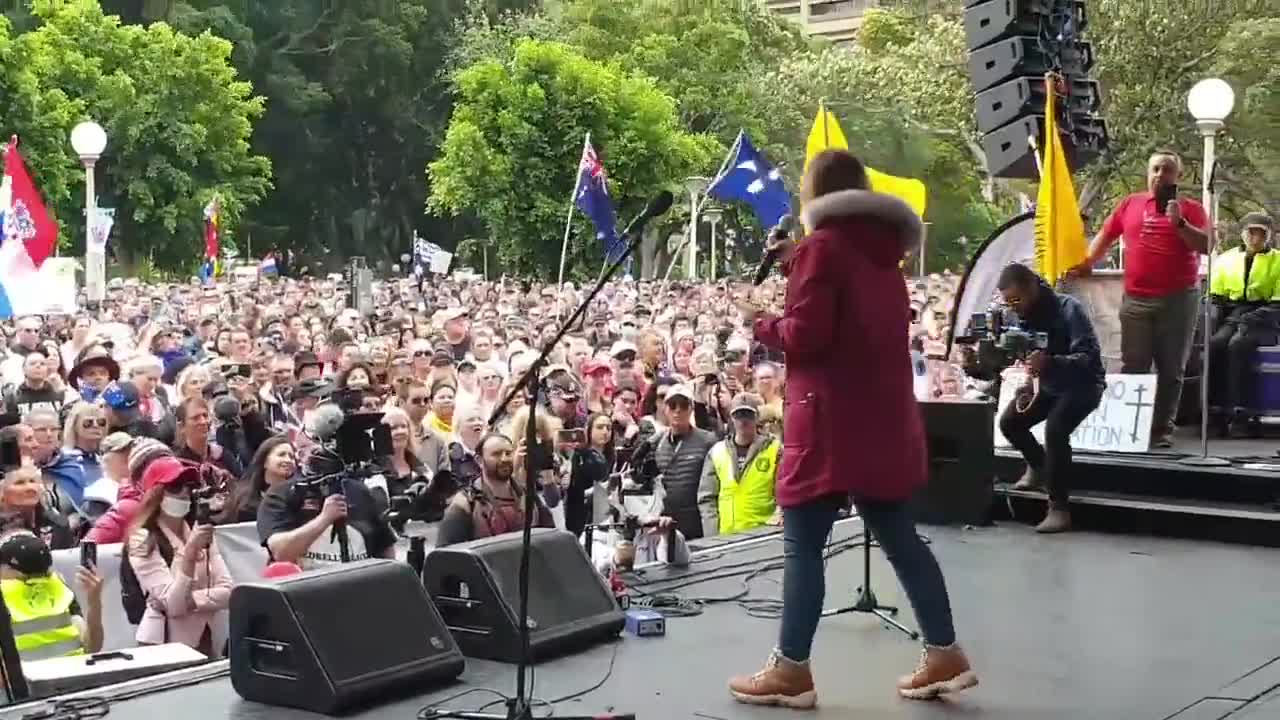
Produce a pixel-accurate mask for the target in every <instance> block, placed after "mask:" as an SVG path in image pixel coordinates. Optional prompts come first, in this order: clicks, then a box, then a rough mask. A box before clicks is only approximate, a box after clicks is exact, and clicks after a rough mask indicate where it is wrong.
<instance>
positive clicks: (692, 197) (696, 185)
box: [684, 177, 711, 280]
mask: <svg viewBox="0 0 1280 720" xmlns="http://www.w3.org/2000/svg"><path fill="white" fill-rule="evenodd" d="M710 185H711V179H710V178H704V177H691V178H686V179H685V181H684V186H685V187H686V188H688V189H689V255H688V260H687V261H686V266H685V269H686V271H687V273H688V275H689V279H690V280H696V279H697V278H698V198H699V196H700V195H702V193H704V192H706V190H707V187H708V186H710Z"/></svg>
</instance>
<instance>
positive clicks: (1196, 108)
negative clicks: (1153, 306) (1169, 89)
mask: <svg viewBox="0 0 1280 720" xmlns="http://www.w3.org/2000/svg"><path fill="white" fill-rule="evenodd" d="M1235 104H1236V94H1235V92H1234V91H1232V89H1231V86H1230V85H1228V84H1227V83H1226V82H1224V81H1222V80H1220V79H1218V78H1208V79H1205V80H1201V81H1200V82H1198V83H1196V84H1195V87H1193V88H1191V92H1190V93H1187V110H1188V111H1190V112H1191V117H1193V118H1195V120H1196V127H1197V128H1199V129H1200V135H1201V137H1203V138H1204V166H1203V167H1202V168H1201V170H1200V182H1201V195H1202V199H1203V202H1204V208H1205V212H1206V213H1208V215H1209V227H1208V228H1207V229H1206V231H1207V233H1208V235H1209V242H1208V247H1207V248H1205V250H1206V252H1205V298H1204V300H1203V302H1202V307H1201V310H1202V312H1203V313H1204V315H1203V317H1202V319H1201V322H1203V323H1204V324H1203V326H1202V327H1203V332H1202V333H1201V336H1202V338H1203V344H1202V346H1201V348H1200V351H1201V352H1200V455H1199V457H1194V456H1193V457H1188V458H1183V460H1182V461H1183V462H1184V463H1186V464H1188V465H1200V466H1206V465H1209V466H1220V465H1228V464H1230V463H1229V462H1228V461H1227V460H1225V459H1224V458H1216V457H1209V377H1210V376H1209V334H1210V333H1209V322H1210V312H1209V310H1210V303H1209V298H1208V288H1209V283H1210V282H1212V280H1213V251H1214V245H1216V244H1217V240H1218V201H1217V197H1216V193H1215V190H1214V187H1213V184H1214V183H1213V176H1214V173H1215V170H1216V167H1217V162H1218V160H1217V157H1216V156H1215V155H1216V152H1215V151H1216V141H1217V138H1218V133H1219V132H1221V131H1222V128H1223V127H1224V126H1225V125H1226V119H1227V116H1228V115H1230V114H1231V109H1232V108H1233V107H1235ZM1156 209H1157V210H1161V211H1163V208H1156Z"/></svg>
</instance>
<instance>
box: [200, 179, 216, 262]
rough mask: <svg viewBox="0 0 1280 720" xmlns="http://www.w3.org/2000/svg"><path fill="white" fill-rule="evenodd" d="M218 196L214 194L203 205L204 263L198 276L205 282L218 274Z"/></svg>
mask: <svg viewBox="0 0 1280 720" xmlns="http://www.w3.org/2000/svg"><path fill="white" fill-rule="evenodd" d="M220 210H221V208H220V207H219V205H218V196H217V195H214V196H213V199H212V200H210V201H209V204H208V205H205V206H204V264H203V265H201V266H200V277H201V278H202V279H203V280H204V281H205V282H212V281H213V279H214V278H215V277H217V276H218V271H219V269H220V268H219V267H218V213H219V211H220Z"/></svg>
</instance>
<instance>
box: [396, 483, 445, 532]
mask: <svg viewBox="0 0 1280 720" xmlns="http://www.w3.org/2000/svg"><path fill="white" fill-rule="evenodd" d="M455 485H456V481H455V480H454V477H453V472H452V471H450V470H447V469H442V470H440V471H438V472H437V473H436V474H435V475H434V476H432V478H431V480H430V481H429V482H415V483H413V484H412V485H410V486H409V487H408V488H406V489H405V491H404V494H402V495H392V496H391V497H390V498H389V500H388V505H389V507H388V508H387V512H386V518H387V522H388V523H389V524H390V525H391V527H392V528H393V529H394V530H395V531H396V533H397V534H399V535H403V534H404V529H405V526H406V525H408V524H409V523H410V522H428V523H429V522H436V521H437V520H440V519H441V518H442V517H443V516H444V504H445V503H446V502H447V495H446V494H445V493H443V492H440V491H438V490H436V489H437V488H453V487H454V486H455Z"/></svg>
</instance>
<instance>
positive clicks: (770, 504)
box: [711, 438, 779, 535]
mask: <svg viewBox="0 0 1280 720" xmlns="http://www.w3.org/2000/svg"><path fill="white" fill-rule="evenodd" d="M730 442H732V440H721V441H720V442H718V443H716V444H715V446H714V447H712V448H711V463H712V466H713V467H714V468H715V471H716V477H717V478H718V479H719V481H720V497H719V500H718V501H717V503H716V510H717V512H718V514H719V515H720V534H721V535H732V534H733V533H739V532H744V531H746V530H751V529H752V528H758V527H760V526H762V525H764V524H765V523H767V522H769V518H771V517H773V510H774V507H775V503H774V498H773V483H774V481H775V480H776V479H777V477H778V447H779V444H778V439H777V438H770V439H769V441H768V442H766V443H765V445H764V447H762V448H760V452H758V453H756V456H755V457H754V458H752V459H751V462H749V463H748V464H747V466H746V468H744V470H743V473H742V477H740V478H737V479H735V478H734V477H733V475H734V467H735V466H734V458H733V454H732V451H731V450H730V449H729V443H730Z"/></svg>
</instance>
